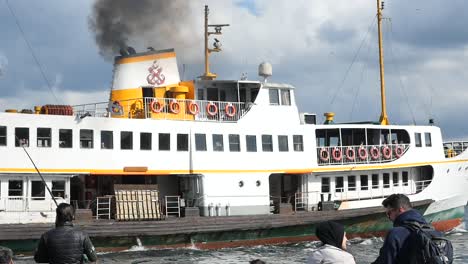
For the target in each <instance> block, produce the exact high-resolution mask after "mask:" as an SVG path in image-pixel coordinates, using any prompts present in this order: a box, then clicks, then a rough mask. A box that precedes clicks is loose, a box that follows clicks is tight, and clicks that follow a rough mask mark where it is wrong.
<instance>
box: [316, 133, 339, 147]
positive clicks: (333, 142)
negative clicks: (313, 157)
mask: <svg viewBox="0 0 468 264" xmlns="http://www.w3.org/2000/svg"><path fill="white" fill-rule="evenodd" d="M316 138H317V146H318V147H329V146H331V147H334V146H340V144H341V143H340V130H339V129H317V130H316Z"/></svg>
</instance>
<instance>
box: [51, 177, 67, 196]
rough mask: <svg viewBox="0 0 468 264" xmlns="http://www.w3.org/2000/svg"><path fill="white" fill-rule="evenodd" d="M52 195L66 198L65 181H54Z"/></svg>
mask: <svg viewBox="0 0 468 264" xmlns="http://www.w3.org/2000/svg"><path fill="white" fill-rule="evenodd" d="M52 195H53V196H54V197H62V198H65V181H52Z"/></svg>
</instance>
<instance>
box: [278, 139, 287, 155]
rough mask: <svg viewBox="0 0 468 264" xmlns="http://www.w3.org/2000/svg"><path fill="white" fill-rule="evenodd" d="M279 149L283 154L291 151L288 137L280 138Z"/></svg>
mask: <svg viewBox="0 0 468 264" xmlns="http://www.w3.org/2000/svg"><path fill="white" fill-rule="evenodd" d="M278 148H279V151H281V152H285V151H289V147H288V136H278Z"/></svg>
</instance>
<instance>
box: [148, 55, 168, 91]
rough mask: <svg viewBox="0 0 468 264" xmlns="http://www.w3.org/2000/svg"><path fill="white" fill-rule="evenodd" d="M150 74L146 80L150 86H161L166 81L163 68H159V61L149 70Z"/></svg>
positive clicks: (154, 62)
mask: <svg viewBox="0 0 468 264" xmlns="http://www.w3.org/2000/svg"><path fill="white" fill-rule="evenodd" d="M148 71H149V74H148V76H147V77H146V80H147V81H148V83H149V84H153V85H161V84H163V83H164V81H165V80H166V76H164V74H162V71H163V68H162V67H160V66H159V63H158V61H157V60H155V61H153V65H151V67H149V68H148Z"/></svg>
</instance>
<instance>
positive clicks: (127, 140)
mask: <svg viewBox="0 0 468 264" xmlns="http://www.w3.org/2000/svg"><path fill="white" fill-rule="evenodd" d="M120 149H133V132H132V131H120Z"/></svg>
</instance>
